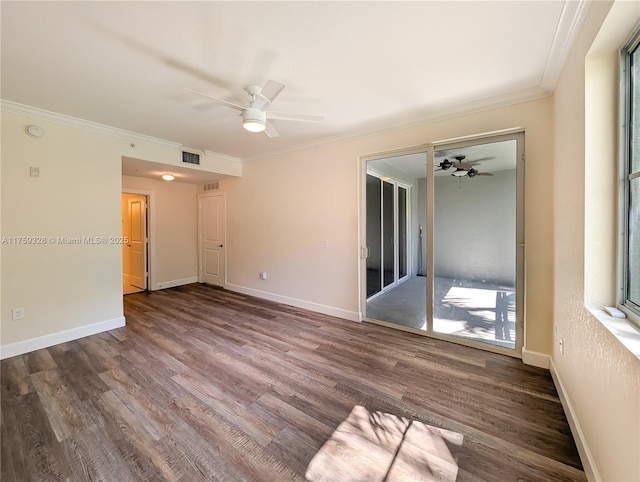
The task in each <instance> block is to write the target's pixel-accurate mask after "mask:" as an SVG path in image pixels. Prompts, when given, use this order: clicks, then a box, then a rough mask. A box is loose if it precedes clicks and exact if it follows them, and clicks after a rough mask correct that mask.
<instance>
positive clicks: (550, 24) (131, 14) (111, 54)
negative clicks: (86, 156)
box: [1, 0, 586, 159]
mask: <svg viewBox="0 0 640 482" xmlns="http://www.w3.org/2000/svg"><path fill="white" fill-rule="evenodd" d="M585 5H586V4H585V3H583V2H578V1H570V2H563V1H554V0H551V1H498V2H485V1H470V2H464V1H446V2H445V1H413V2H399V1H395V2H392V1H388V2H324V1H320V2H313V1H299V2H271V1H258V2H241V1H237V2H108V1H107V2H21V1H19V2H10V1H2V3H1V9H2V10H1V14H2V15H1V22H2V25H1V28H2V30H1V37H2V57H1V62H2V65H1V67H2V71H1V81H2V99H3V100H5V101H10V102H15V103H19V104H24V105H27V106H32V107H37V108H41V109H45V110H48V111H52V112H57V113H61V114H66V115H69V116H73V117H77V118H80V119H85V120H89V121H93V122H97V123H101V124H105V125H108V126H112V127H117V128H121V129H125V130H129V131H133V132H137V133H140V134H145V135H148V136H153V137H157V138H161V139H164V140H168V141H173V142H178V143H181V144H183V145H184V146H186V147H189V148H192V149H198V150H203V151H204V150H208V151H213V152H216V153H220V154H224V155H227V156H233V157H236V158H239V159H254V158H259V157H263V156H265V155H267V154H271V153H275V152H279V151H283V150H287V149H291V148H295V147H300V146H302V145H309V144H311V143H317V142H326V141H328V140H331V139H338V138H344V137H350V136H357V135H362V134H366V133H372V132H376V131H378V130H382V129H391V128H396V127H400V126H404V125H410V124H415V123H418V122H421V121H424V120H426V119H430V118H434V117H439V116H444V115H451V114H455V113H460V112H463V111H468V110H469V109H471V108H478V107H488V106H493V105H500V104H504V103H507V102H513V101H519V100H524V99H530V98H536V97H540V96H543V95H548V94H549V93H550V92H551V91H552V89H553V87H554V85H555V82H556V80H557V77H558V75H559V72H560V69H561V66H562V63H563V61H564V59H565V56H566V53H567V51H568V48H569V46H570V44H571V42H572V37H573V36H574V35H575V32H576V30H577V28H578V27H579V23H580V21H581V18H582V17H583V14H584V12H585V10H586V8H585ZM268 79H273V80H277V81H280V82H283V83H284V84H286V86H287V87H286V88H285V90H284V91H283V92H282V93H281V94H280V96H279V97H278V98H277V99H276V101H275V102H274V104H273V109H274V110H277V111H284V112H292V113H300V114H310V115H320V116H323V117H324V119H325V121H324V122H323V123H320V124H312V123H301V122H300V123H298V122H290V121H279V120H274V121H272V122H273V125H274V126H275V127H276V128H277V130H278V131H279V132H280V137H279V138H268V137H267V136H266V135H264V134H251V133H248V132H246V131H244V130H243V129H242V128H241V119H240V117H239V116H238V111H235V110H233V109H231V108H229V107H227V106H224V105H218V104H214V103H210V102H208V101H206V100H204V99H202V98H199V97H197V96H195V95H193V94H190V93H188V92H186V91H185V90H184V89H183V88H184V87H188V88H191V89H196V90H200V91H202V92H206V93H208V94H211V95H213V96H216V97H221V98H223V99H226V100H229V101H231V102H234V103H241V104H243V105H245V104H246V103H247V102H248V100H249V98H248V96H247V94H246V93H245V92H244V91H243V90H242V87H243V86H245V85H247V84H259V85H263V84H264V83H265V82H266V81H267V80H268Z"/></svg>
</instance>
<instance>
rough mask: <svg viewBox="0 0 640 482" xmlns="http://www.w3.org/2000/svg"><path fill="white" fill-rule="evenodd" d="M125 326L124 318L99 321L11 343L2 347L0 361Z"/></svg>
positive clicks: (0, 348)
mask: <svg viewBox="0 0 640 482" xmlns="http://www.w3.org/2000/svg"><path fill="white" fill-rule="evenodd" d="M123 326H125V320H124V316H119V317H118V318H113V319H112V320H105V321H99V322H97V323H92V324H90V325H84V326H79V327H78V328H72V329H70V330H64V331H59V332H57V333H51V334H49V335H43V336H38V337H36V338H30V339H28V340H23V341H18V342H16V343H10V344H8V345H3V346H1V347H0V360H4V359H5V358H10V357H12V356H17V355H22V354H24V353H29V352H31V351H35V350H40V349H42V348H48V347H50V346H53V345H57V344H59V343H66V342H67V341H73V340H77V339H78V338H84V337H85V336H90V335H96V334H98V333H102V332H103V331H109V330H113V329H115V328H122V327H123Z"/></svg>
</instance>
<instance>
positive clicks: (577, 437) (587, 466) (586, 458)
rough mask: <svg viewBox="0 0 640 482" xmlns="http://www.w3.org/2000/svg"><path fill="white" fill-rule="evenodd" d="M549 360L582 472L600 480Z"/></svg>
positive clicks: (558, 376) (557, 375) (566, 395)
mask: <svg viewBox="0 0 640 482" xmlns="http://www.w3.org/2000/svg"><path fill="white" fill-rule="evenodd" d="M550 362H551V366H550V372H551V377H552V378H553V383H554V384H555V386H556V390H557V391H558V396H559V397H560V402H561V403H562V408H563V409H564V413H565V415H566V416H567V421H568V422H569V426H570V427H571V433H572V434H573V440H574V441H575V443H576V447H577V448H578V454H579V455H580V460H581V461H582V467H583V468H584V473H585V475H586V476H587V480H589V482H600V481H601V480H602V477H600V474H599V472H598V469H597V467H596V464H595V462H594V460H593V455H591V451H590V450H589V446H588V445H587V441H586V439H585V437H584V433H583V432H582V427H581V426H580V422H579V421H578V417H577V416H576V412H575V410H574V409H573V405H572V403H571V399H570V398H569V394H568V393H567V391H566V390H565V388H564V384H563V383H562V379H561V378H560V374H559V373H558V371H557V370H556V366H555V364H554V363H553V358H550Z"/></svg>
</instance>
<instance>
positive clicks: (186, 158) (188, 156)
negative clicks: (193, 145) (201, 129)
mask: <svg viewBox="0 0 640 482" xmlns="http://www.w3.org/2000/svg"><path fill="white" fill-rule="evenodd" d="M182 162H185V163H187V164H196V165H198V166H199V165H200V154H194V153H193V152H185V151H182Z"/></svg>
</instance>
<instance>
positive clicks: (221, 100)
mask: <svg viewBox="0 0 640 482" xmlns="http://www.w3.org/2000/svg"><path fill="white" fill-rule="evenodd" d="M183 89H184V90H186V91H187V92H191V93H192V94H196V95H199V96H200V97H204V98H205V99H208V100H212V101H214V102H218V103H220V104H223V105H226V106H227V107H231V108H232V109H236V110H239V111H243V110H244V109H245V107H243V106H241V105H238V104H234V103H233V102H229V101H226V100H223V99H218V98H217V97H213V96H212V95H209V94H205V93H204V92H198V91H197V90H193V89H189V88H188V87H183Z"/></svg>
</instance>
